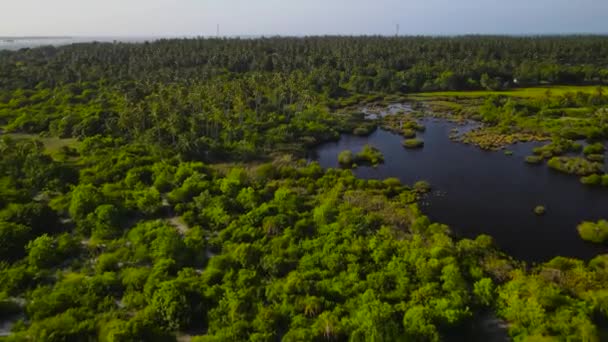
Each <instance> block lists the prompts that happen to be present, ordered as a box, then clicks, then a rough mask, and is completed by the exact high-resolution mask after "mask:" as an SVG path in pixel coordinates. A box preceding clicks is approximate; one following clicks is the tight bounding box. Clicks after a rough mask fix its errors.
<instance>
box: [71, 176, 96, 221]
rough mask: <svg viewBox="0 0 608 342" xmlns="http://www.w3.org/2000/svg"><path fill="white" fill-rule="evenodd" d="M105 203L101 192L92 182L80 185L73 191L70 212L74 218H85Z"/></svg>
mask: <svg viewBox="0 0 608 342" xmlns="http://www.w3.org/2000/svg"><path fill="white" fill-rule="evenodd" d="M102 203H103V196H102V194H101V192H100V191H99V190H98V189H97V188H96V187H95V186H93V185H91V184H81V185H78V186H77V187H76V188H74V190H72V193H71V200H70V207H69V213H70V216H71V217H72V218H73V219H74V220H84V219H85V218H86V217H87V215H89V214H91V213H93V212H94V211H95V209H97V207H98V206H99V205H101V204H102Z"/></svg>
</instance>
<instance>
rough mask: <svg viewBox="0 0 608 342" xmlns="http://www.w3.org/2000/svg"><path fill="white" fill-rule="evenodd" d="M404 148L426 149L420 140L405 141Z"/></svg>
mask: <svg viewBox="0 0 608 342" xmlns="http://www.w3.org/2000/svg"><path fill="white" fill-rule="evenodd" d="M403 147H405V148H412V149H413V148H422V147H424V141H422V140H420V139H406V140H403Z"/></svg>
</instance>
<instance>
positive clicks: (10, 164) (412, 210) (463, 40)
mask: <svg viewBox="0 0 608 342" xmlns="http://www.w3.org/2000/svg"><path fill="white" fill-rule="evenodd" d="M421 51H423V52H424V53H421ZM581 51H582V52H581ZM585 51H593V53H591V54H590V53H584V52H585ZM605 52H606V38H604V37H536V38H527V37H525V38H521V37H518V38H509V37H445V38H424V37H422V38H421V37H407V38H401V37H399V38H383V37H318V38H316V37H311V38H306V39H300V38H264V39H253V40H232V39H222V40H217V39H175V40H160V41H157V42H153V43H146V44H103V43H102V44H99V43H96V44H78V45H74V46H65V47H60V48H54V47H45V48H39V49H26V50H22V51H15V52H3V53H0V70H2V77H0V89H1V90H0V124H1V125H2V130H3V132H2V137H1V139H0V151H1V152H2V153H1V154H0V174H1V175H2V176H1V177H0V259H2V260H1V262H0V307H1V308H2V310H0V311H2V312H3V313H15V312H17V311H20V310H21V308H17V307H16V306H14V305H12V304H14V303H16V302H17V301H19V303H20V301H23V308H24V312H25V314H26V319H24V320H23V321H21V322H19V323H18V324H17V325H15V328H14V332H13V333H12V335H11V336H9V337H8V339H9V340H16V341H22V340H33V341H95V340H99V341H174V340H176V336H177V335H179V334H181V333H183V332H185V331H188V332H191V331H196V332H204V333H205V336H201V337H196V338H195V340H204V341H244V340H253V341H274V340H279V339H282V340H285V341H304V340H319V341H320V340H351V341H394V340H407V341H410V340H411V341H440V340H444V339H447V338H448V337H449V336H451V335H453V334H454V331H460V330H461V329H462V328H463V327H465V326H468V325H470V323H471V320H472V319H474V317H476V315H475V314H477V313H478V312H480V311H482V310H487V309H489V308H490V309H494V310H495V311H496V313H497V315H498V316H499V317H500V318H502V319H505V320H506V321H508V323H509V330H510V334H511V336H512V337H513V338H514V339H515V340H525V339H526V338H528V339H534V338H537V337H548V338H549V337H556V338H560V339H563V340H594V339H597V336H598V328H597V326H596V321H595V320H594V319H595V318H598V317H599V318H600V319H605V317H606V315H607V314H608V304H607V303H608V299H607V298H608V295H607V294H606V290H605V289H604V287H605V283H606V281H608V271H607V270H608V267H607V266H606V265H608V262H607V261H606V260H605V259H606V258H605V257H597V258H596V259H594V260H593V261H591V262H590V263H589V264H588V265H586V264H585V263H583V262H581V261H576V260H570V259H564V258H561V259H556V260H553V261H551V262H549V263H546V264H543V265H538V266H537V267H535V268H527V267H521V266H520V265H519V264H517V263H516V262H514V261H512V260H511V259H510V258H508V257H506V256H504V255H502V254H501V253H499V252H497V251H496V250H495V249H494V247H493V246H492V242H491V239H490V238H489V237H486V236H482V237H479V238H477V239H475V240H467V239H455V238H454V237H452V236H450V235H449V234H450V230H449V227H447V226H445V225H442V224H439V223H433V222H431V221H430V219H429V218H427V217H425V216H424V215H422V213H421V211H420V209H419V207H418V205H417V204H416V200H417V199H418V198H419V197H420V194H421V193H424V192H428V191H429V190H430V186H429V185H428V183H426V182H418V183H416V184H414V185H413V187H412V188H410V187H408V186H404V185H402V184H401V183H400V182H398V181H397V180H396V179H387V180H383V181H378V180H362V179H357V178H355V177H354V176H353V174H352V173H351V172H349V171H348V170H334V169H329V170H323V169H321V167H320V166H319V165H318V164H316V163H309V165H305V164H306V163H305V162H301V161H294V159H292V158H291V156H296V157H303V156H304V155H305V152H306V151H307V150H308V149H309V148H311V147H313V146H315V145H316V144H319V143H321V142H325V141H331V140H336V139H337V138H338V137H339V134H340V133H346V132H353V133H355V134H358V135H367V134H370V133H371V132H372V131H373V129H375V127H376V126H378V125H381V126H382V127H385V128H387V129H390V130H393V131H395V132H397V133H401V134H403V135H404V136H405V137H406V139H411V145H412V146H411V147H422V145H423V142H422V141H421V140H418V139H412V138H414V137H415V135H416V132H420V131H424V126H423V125H421V124H420V123H419V122H418V121H417V120H416V119H417V117H418V116H417V115H418V114H417V113H397V114H395V115H387V116H385V117H383V118H378V119H377V120H373V121H372V120H369V121H365V118H364V116H365V115H362V114H345V112H348V111H350V108H347V109H346V110H342V109H344V108H345V107H346V106H352V105H355V104H358V103H359V101H360V100H365V101H372V102H376V101H386V102H388V101H392V100H395V99H398V98H399V97H401V95H399V97H392V98H390V97H389V96H385V95H389V94H403V93H405V92H408V93H411V92H415V91H421V90H425V91H438V90H456V89H462V90H470V89H484V88H485V89H492V90H496V89H505V88H510V87H512V86H513V82H512V80H513V78H518V80H519V82H521V83H522V84H529V85H538V84H545V83H549V84H576V83H583V82H587V83H588V82H598V80H599V81H606V80H608V78H606V75H608V74H606V70H605V65H606V64H607V63H606V62H607V61H606V58H605V56H608V54H607V53H605ZM471 55H473V56H476V57H475V58H474V59H473V60H471V58H470V56H471ZM378 56H381V57H382V58H379V57H378ZM529 56H536V57H535V58H534V59H531V58H530V57H529ZM555 56H559V58H556V57H555ZM463 61H466V63H465V62H463ZM545 89H546V88H529V89H520V90H511V91H508V92H507V91H505V92H502V93H493V95H495V96H491V97H488V96H487V95H488V94H489V93H488V92H482V93H481V95H480V93H474V92H468V93H466V95H465V93H460V95H458V96H462V97H464V98H465V99H464V100H462V101H463V102H466V103H460V102H458V101H456V102H450V101H447V100H445V99H444V100H445V101H443V102H444V105H445V104H446V103H447V104H448V105H447V107H449V110H450V111H451V112H452V113H451V114H450V115H449V117H450V118H451V119H455V120H459V121H461V122H464V121H465V120H468V119H474V118H475V119H478V120H481V121H483V122H485V126H484V127H482V128H480V129H479V130H476V131H475V132H476V133H474V134H473V135H475V134H478V135H476V136H474V138H472V141H473V140H474V141H477V142H478V145H480V146H488V147H490V148H494V147H498V146H500V147H502V146H504V144H510V143H514V142H517V141H531V140H544V139H547V138H548V137H554V138H553V140H552V143H551V144H549V145H548V147H547V146H545V147H543V148H541V149H540V150H538V151H536V152H537V153H539V154H540V156H539V157H538V158H539V159H538V161H539V162H540V160H541V159H542V158H543V157H548V156H557V155H561V154H563V153H566V152H569V151H575V150H577V148H576V144H574V143H573V140H575V139H579V138H587V139H590V141H601V139H603V138H606V137H608V134H607V130H606V124H607V123H608V122H607V121H606V120H605V117H604V113H603V111H601V110H597V111H595V108H601V107H602V106H605V105H606V104H607V103H608V99H607V98H606V96H605V95H604V94H602V89H601V88H600V89H598V90H595V89H591V91H589V90H588V89H587V88H573V87H568V88H564V87H554V88H552V89H555V91H556V92H559V96H557V95H556V96H548V95H547V94H544V91H545ZM572 89H583V90H584V91H581V92H580V93H574V92H572ZM585 89H587V90H585ZM475 94H477V95H475ZM508 94H510V95H508ZM420 96H421V97H423V96H424V95H420ZM437 96H446V98H449V97H451V96H452V95H450V94H443V95H441V94H437ZM478 97H481V98H478ZM423 108H425V104H423V105H420V106H417V107H416V108H415V109H416V110H419V109H423ZM38 136H40V138H38ZM407 141H409V140H407ZM405 145H406V147H408V146H407V145H408V144H405ZM590 146H593V147H588V148H587V149H585V151H584V152H585V154H586V155H587V156H592V155H595V154H597V153H599V147H598V146H597V145H590ZM47 153H50V154H47ZM284 155H287V157H283V156H284ZM541 156H542V157H541ZM593 158H595V157H591V159H593ZM201 160H202V161H204V162H205V163H203V162H200V161H201ZM251 160H255V163H249V161H251ZM581 160H583V161H581ZM235 161H238V162H239V163H238V164H237V163H235ZM382 161H383V157H382V155H381V153H380V151H378V150H377V149H375V148H373V147H371V146H365V147H364V148H363V150H362V151H361V152H360V153H358V154H356V155H355V154H353V153H352V152H350V151H345V152H343V153H341V154H340V156H339V162H340V164H341V165H345V166H348V167H350V166H353V165H354V164H359V163H368V164H371V165H377V164H379V163H381V162H382ZM217 162H222V164H218V163H217ZM260 162H263V164H260ZM549 164H550V166H552V167H556V168H558V169H560V170H564V171H566V172H571V173H576V174H581V175H583V174H584V175H588V174H591V173H592V174H594V175H595V176H592V178H591V177H590V178H585V181H589V182H590V183H593V184H600V183H606V184H604V185H608V182H605V178H606V175H602V176H600V170H599V169H598V165H597V164H594V163H592V162H591V161H589V160H584V159H582V158H580V160H579V159H568V158H564V159H555V160H553V159H552V161H549ZM604 226H605V222H603V221H600V222H599V223H595V224H591V223H584V224H582V225H581V227H582V228H580V227H579V231H582V232H584V233H585V235H589V236H591V238H592V239H595V240H597V241H599V240H600V239H604V237H603V236H602V235H601V231H602V229H603V227H604ZM598 227H600V228H599V229H598ZM598 231H599V232H600V233H598ZM581 235H583V233H581ZM89 237H92V238H91V239H89ZM9 302H10V303H9ZM7 303H9V304H7Z"/></svg>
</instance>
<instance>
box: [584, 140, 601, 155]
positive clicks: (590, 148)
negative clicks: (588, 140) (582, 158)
mask: <svg viewBox="0 0 608 342" xmlns="http://www.w3.org/2000/svg"><path fill="white" fill-rule="evenodd" d="M604 151H606V147H605V146H604V144H602V143H595V144H590V145H587V146H585V148H584V149H583V153H584V154H585V155H586V156H589V155H592V154H603V153H604Z"/></svg>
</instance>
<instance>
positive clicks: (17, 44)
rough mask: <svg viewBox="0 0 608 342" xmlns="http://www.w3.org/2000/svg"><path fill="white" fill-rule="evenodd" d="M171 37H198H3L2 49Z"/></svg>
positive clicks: (126, 41) (0, 41) (131, 41)
mask: <svg viewBox="0 0 608 342" xmlns="http://www.w3.org/2000/svg"><path fill="white" fill-rule="evenodd" d="M236 37H238V38H241V39H250V38H257V37H259V36H234V37H231V38H236ZM171 38H197V37H195V36H186V37H169V36H167V37H161V36H157V37H153V36H150V37H1V36H0V50H19V49H23V48H35V47H40V46H48V45H52V46H62V45H70V44H75V43H91V42H103V43H112V42H124V43H143V42H146V41H149V42H153V41H155V40H159V39H171Z"/></svg>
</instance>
